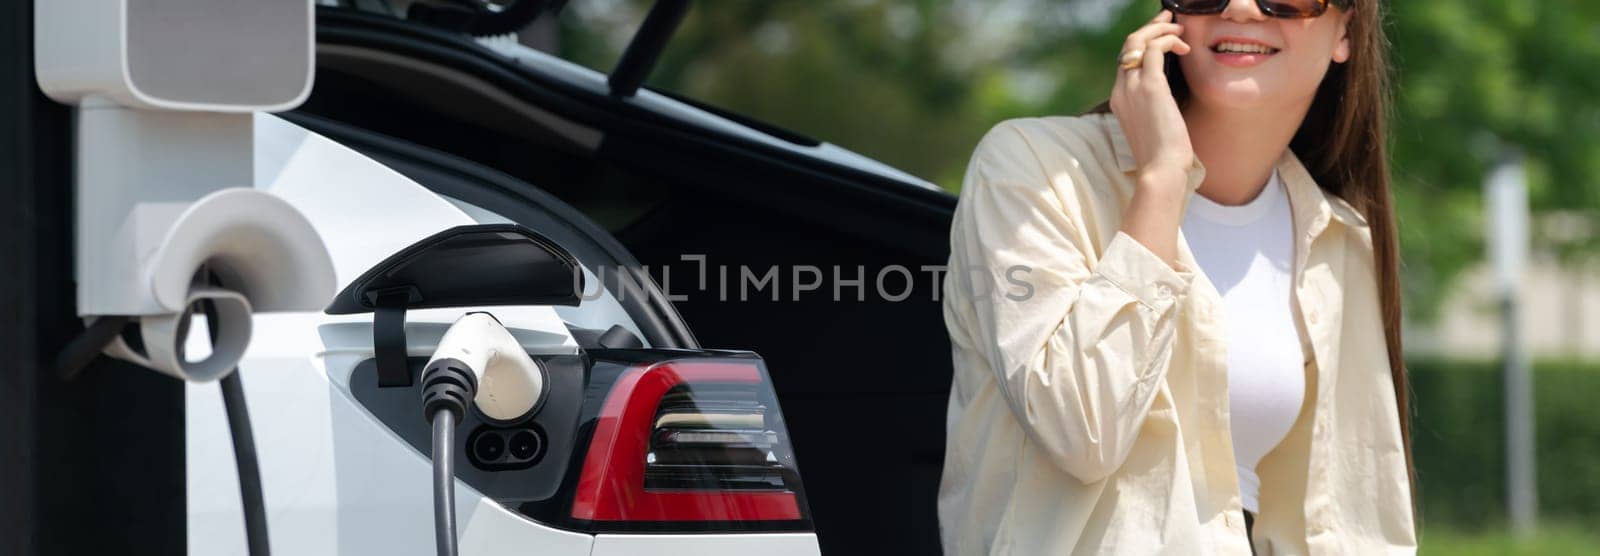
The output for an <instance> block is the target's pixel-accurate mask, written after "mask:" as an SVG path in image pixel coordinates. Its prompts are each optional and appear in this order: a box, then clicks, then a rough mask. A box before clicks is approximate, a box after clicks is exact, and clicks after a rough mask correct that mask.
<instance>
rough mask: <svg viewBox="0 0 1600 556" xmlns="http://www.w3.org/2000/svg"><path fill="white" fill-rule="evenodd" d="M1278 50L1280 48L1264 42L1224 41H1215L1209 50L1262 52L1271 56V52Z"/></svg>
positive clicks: (1216, 51)
mask: <svg viewBox="0 0 1600 556" xmlns="http://www.w3.org/2000/svg"><path fill="white" fill-rule="evenodd" d="M1279 50H1280V49H1277V48H1273V47H1270V46H1267V45H1264V44H1250V43H1236V42H1226V41H1225V42H1220V43H1217V44H1216V45H1213V46H1212V47H1211V51H1212V52H1215V53H1218V54H1264V55H1268V56H1271V55H1273V54H1277V53H1278V51H1279Z"/></svg>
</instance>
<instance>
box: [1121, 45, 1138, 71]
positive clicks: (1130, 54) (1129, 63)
mask: <svg viewBox="0 0 1600 556" xmlns="http://www.w3.org/2000/svg"><path fill="white" fill-rule="evenodd" d="M1118 61H1119V62H1121V67H1122V69H1125V70H1129V69H1133V68H1136V67H1139V66H1140V65H1142V64H1143V63H1144V51H1143V50H1130V51H1127V52H1124V53H1122V57H1121V58H1119V59H1118Z"/></svg>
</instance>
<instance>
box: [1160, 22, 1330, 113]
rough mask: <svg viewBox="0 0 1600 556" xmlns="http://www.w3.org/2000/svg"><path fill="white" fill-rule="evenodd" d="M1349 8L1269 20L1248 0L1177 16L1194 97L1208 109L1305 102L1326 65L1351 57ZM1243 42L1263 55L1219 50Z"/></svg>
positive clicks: (1186, 75)
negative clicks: (1213, 10) (1212, 11)
mask: <svg viewBox="0 0 1600 556" xmlns="http://www.w3.org/2000/svg"><path fill="white" fill-rule="evenodd" d="M1349 21H1350V12H1347V11H1344V10H1341V9H1339V8H1337V7H1334V6H1329V7H1328V11H1327V12H1326V13H1323V14H1322V15H1321V16H1320V17H1315V18H1309V19H1282V18H1274V17H1269V16H1267V15H1265V14H1263V13H1261V10H1260V9H1259V8H1257V7H1256V3H1255V0H1232V1H1231V2H1228V7H1227V8H1226V9H1224V10H1223V11H1222V13H1218V14H1213V15H1179V16H1177V22H1178V23H1181V24H1183V35H1182V37H1181V38H1182V39H1183V41H1184V42H1186V43H1188V44H1189V46H1190V48H1191V49H1192V50H1191V51H1190V53H1189V54H1188V55H1186V56H1179V57H1178V60H1179V63H1180V64H1181V66H1182V67H1183V75H1184V78H1185V80H1187V81H1188V83H1189V89H1190V91H1191V93H1192V95H1193V97H1194V98H1193V100H1194V101H1196V102H1200V103H1202V104H1204V105H1207V106H1214V107H1226V108H1236V109H1248V108H1258V107H1274V106H1298V105H1305V106H1309V105H1310V103H1311V99H1312V98H1313V97H1314V96H1315V95H1316V91H1317V86H1318V85H1320V84H1321V83H1322V76H1323V75H1325V74H1327V72H1328V66H1329V64H1330V63H1334V62H1337V63H1344V61H1346V60H1348V59H1350V41H1349V39H1348V38H1347V36H1346V30H1347V28H1348V25H1349ZM1230 43H1244V44H1246V45H1248V46H1247V48H1259V47H1260V46H1262V45H1265V46H1266V47H1267V48H1269V49H1272V50H1269V51H1268V53H1264V54H1263V53H1234V52H1218V49H1223V50H1236V49H1237V48H1236V47H1232V46H1225V45H1229V44H1230Z"/></svg>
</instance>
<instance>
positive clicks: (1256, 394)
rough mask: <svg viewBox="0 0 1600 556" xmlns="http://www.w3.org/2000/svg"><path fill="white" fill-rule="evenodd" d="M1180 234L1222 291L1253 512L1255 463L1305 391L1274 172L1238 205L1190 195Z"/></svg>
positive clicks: (1237, 437) (1233, 423) (1245, 490)
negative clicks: (1257, 193) (1259, 192)
mask: <svg viewBox="0 0 1600 556" xmlns="http://www.w3.org/2000/svg"><path fill="white" fill-rule="evenodd" d="M1183 233H1184V237H1185V239H1187V241H1188V243H1189V248H1190V250H1192V251H1193V252H1194V256H1195V260H1196V261H1197V262H1199V263H1200V269H1201V271H1203V272H1204V273H1205V276H1206V278H1207V279H1208V280H1210V281H1211V283H1212V284H1214V285H1215V286H1216V287H1217V291H1218V292H1220V293H1221V294H1222V301H1223V311H1222V312H1223V316H1224V320H1225V321H1226V330H1227V334H1228V337H1227V341H1226V344H1227V350H1226V351H1227V354H1228V405H1229V416H1230V417H1229V427H1230V428H1231V429H1232V433H1233V454H1234V460H1235V461H1236V462H1237V464H1238V465H1237V467H1238V474H1239V491H1240V495H1241V496H1242V498H1243V501H1242V503H1243V505H1244V508H1245V509H1247V510H1250V511H1251V512H1256V511H1258V509H1257V500H1258V497H1257V494H1258V493H1259V492H1260V489H1261V479H1260V477H1259V476H1257V475H1256V464H1257V463H1259V462H1260V461H1261V458H1262V457H1263V456H1265V455H1267V452H1269V451H1271V450H1272V448H1273V447H1275V446H1277V445H1278V442H1280V441H1282V440H1283V437H1284V436H1285V435H1287V434H1288V433H1289V429H1290V428H1291V427H1292V426H1293V425H1294V421H1295V417H1296V416H1298V415H1299V413H1300V406H1301V403H1302V402H1303V401H1304V397H1305V374H1304V366H1305V354H1304V352H1303V351H1302V347H1301V345H1300V336H1299V332H1298V331H1297V329H1296V328H1295V322H1294V314H1293V312H1292V307H1291V305H1290V304H1291V295H1293V294H1292V292H1293V283H1292V282H1293V274H1294V272H1293V269H1294V266H1293V264H1294V222H1293V219H1292V217H1291V214H1290V209H1289V198H1288V194H1287V192H1286V191H1285V190H1284V186H1283V183H1282V181H1281V180H1280V179H1279V178H1278V173H1277V171H1273V173H1272V178H1271V179H1270V180H1269V181H1268V182H1267V186H1266V187H1265V188H1263V189H1262V190H1261V194H1260V195H1257V196H1256V198H1254V199H1252V200H1250V201H1249V202H1246V203H1245V204H1242V205H1221V204H1217V203H1216V202H1214V201H1211V200H1210V199H1206V198H1205V197H1202V196H1200V195H1199V194H1195V195H1193V196H1191V197H1190V198H1189V205H1188V208H1187V209H1185V211H1184V216H1183Z"/></svg>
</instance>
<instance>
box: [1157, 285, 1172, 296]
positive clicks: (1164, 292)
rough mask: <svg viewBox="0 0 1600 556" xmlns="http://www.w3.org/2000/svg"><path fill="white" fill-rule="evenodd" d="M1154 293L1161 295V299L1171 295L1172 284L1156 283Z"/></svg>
mask: <svg viewBox="0 0 1600 556" xmlns="http://www.w3.org/2000/svg"><path fill="white" fill-rule="evenodd" d="M1156 295H1158V296H1161V298H1162V299H1166V298H1168V297H1172V286H1168V285H1166V284H1159V285H1157V286H1156Z"/></svg>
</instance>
